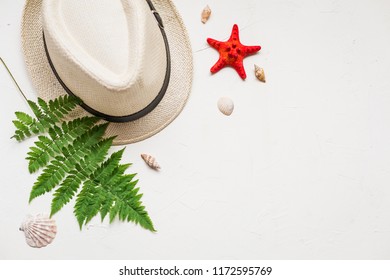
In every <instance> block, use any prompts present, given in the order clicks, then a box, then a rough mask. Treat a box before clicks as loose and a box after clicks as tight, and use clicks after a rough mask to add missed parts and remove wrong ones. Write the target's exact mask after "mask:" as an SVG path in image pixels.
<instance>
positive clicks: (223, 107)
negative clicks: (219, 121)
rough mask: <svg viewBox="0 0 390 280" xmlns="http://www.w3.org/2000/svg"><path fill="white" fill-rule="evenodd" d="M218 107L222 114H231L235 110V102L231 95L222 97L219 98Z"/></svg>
mask: <svg viewBox="0 0 390 280" xmlns="http://www.w3.org/2000/svg"><path fill="white" fill-rule="evenodd" d="M218 109H219V110H220V111H221V113H222V114H224V115H226V116H230V115H231V114H232V113H233V110H234V103H233V100H231V99H230V98H229V97H221V98H220V99H219V100H218Z"/></svg>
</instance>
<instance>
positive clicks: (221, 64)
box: [210, 57, 226, 74]
mask: <svg viewBox="0 0 390 280" xmlns="http://www.w3.org/2000/svg"><path fill="white" fill-rule="evenodd" d="M225 66H226V62H225V60H224V59H223V58H222V57H220V58H219V59H218V61H217V62H216V63H215V64H214V66H213V67H211V69H210V72H211V73H213V74H214V73H217V72H218V71H219V70H221V69H222V68H223V67H225Z"/></svg>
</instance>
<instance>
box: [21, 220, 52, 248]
mask: <svg viewBox="0 0 390 280" xmlns="http://www.w3.org/2000/svg"><path fill="white" fill-rule="evenodd" d="M19 230H21V231H23V232H24V235H25V237H26V242H27V244H28V245H29V246H31V247H33V248H42V247H45V246H47V245H49V244H50V243H51V242H52V241H53V240H54V238H55V237H56V234H57V226H56V222H55V220H53V219H50V218H49V217H48V216H47V215H44V214H38V215H36V216H29V217H27V219H26V220H25V221H24V222H23V223H22V225H21V226H20V228H19Z"/></svg>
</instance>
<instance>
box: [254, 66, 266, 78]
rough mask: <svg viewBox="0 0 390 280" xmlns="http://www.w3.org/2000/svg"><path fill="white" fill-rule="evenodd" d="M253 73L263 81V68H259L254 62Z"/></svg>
mask: <svg viewBox="0 0 390 280" xmlns="http://www.w3.org/2000/svg"><path fill="white" fill-rule="evenodd" d="M255 75H256V78H257V79H258V80H259V81H261V82H263V83H265V74H264V69H263V68H261V67H259V66H257V65H256V64H255Z"/></svg>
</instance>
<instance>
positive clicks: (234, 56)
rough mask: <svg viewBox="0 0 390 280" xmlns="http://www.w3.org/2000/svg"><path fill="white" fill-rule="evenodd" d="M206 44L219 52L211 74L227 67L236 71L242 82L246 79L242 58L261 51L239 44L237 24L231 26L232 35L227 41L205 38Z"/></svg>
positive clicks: (258, 47)
mask: <svg viewBox="0 0 390 280" xmlns="http://www.w3.org/2000/svg"><path fill="white" fill-rule="evenodd" d="M207 43H209V45H210V46H212V47H213V48H214V49H216V50H218V52H219V59H218V61H217V63H215V64H214V66H213V67H211V69H210V71H211V73H216V72H218V71H219V70H221V69H222V68H223V67H225V66H227V65H229V66H231V67H233V68H234V69H236V71H237V73H238V75H240V77H241V78H242V79H243V80H245V78H246V73H245V69H244V65H243V64H242V62H243V60H244V58H245V57H246V56H248V55H250V54H253V53H256V52H258V51H259V50H260V49H261V47H260V46H244V45H243V44H241V42H240V37H239V35H238V26H237V24H235V25H233V30H232V34H231V35H230V38H229V40H228V41H226V42H220V41H217V40H214V39H211V38H207Z"/></svg>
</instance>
